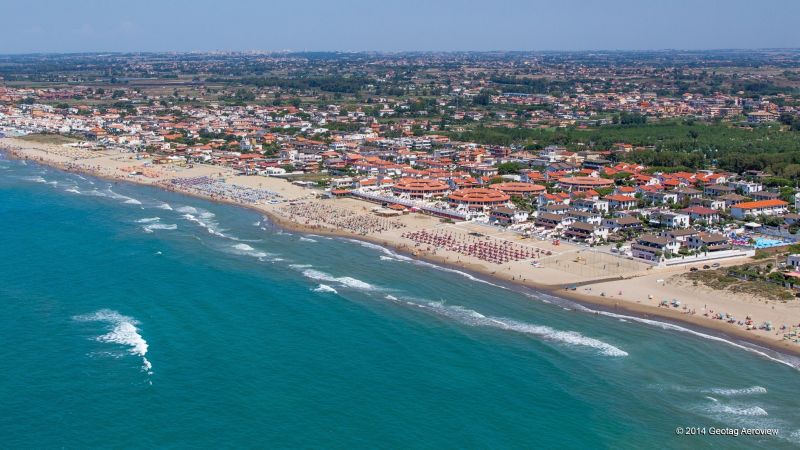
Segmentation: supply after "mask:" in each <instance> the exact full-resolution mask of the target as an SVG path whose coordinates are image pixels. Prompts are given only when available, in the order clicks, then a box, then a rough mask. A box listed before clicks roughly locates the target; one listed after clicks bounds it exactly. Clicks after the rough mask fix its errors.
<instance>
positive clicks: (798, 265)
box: [786, 253, 800, 272]
mask: <svg viewBox="0 0 800 450" xmlns="http://www.w3.org/2000/svg"><path fill="white" fill-rule="evenodd" d="M786 265H787V266H789V267H791V268H792V269H794V271H795V272H797V271H798V270H800V254H797V253H796V254H794V255H789V257H788V258H786Z"/></svg>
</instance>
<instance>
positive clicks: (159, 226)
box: [142, 223, 178, 233]
mask: <svg viewBox="0 0 800 450" xmlns="http://www.w3.org/2000/svg"><path fill="white" fill-rule="evenodd" d="M142 229H143V230H144V231H145V232H147V233H152V232H153V231H154V230H177V229H178V225H177V224H174V223H151V224H147V225H145V226H143V227H142Z"/></svg>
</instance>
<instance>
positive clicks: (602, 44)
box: [0, 0, 800, 54]
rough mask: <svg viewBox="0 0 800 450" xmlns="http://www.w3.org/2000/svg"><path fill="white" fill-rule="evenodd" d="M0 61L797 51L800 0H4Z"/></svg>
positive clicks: (0, 6)
mask: <svg viewBox="0 0 800 450" xmlns="http://www.w3.org/2000/svg"><path fill="white" fill-rule="evenodd" d="M0 16H1V17H3V18H4V20H3V21H2V26H0V54H9V53H39V52H48V53H49V52H53V53H72V52H115V51H116V52H129V51H177V52H184V51H213V50H223V51H249V50H262V51H278V50H293V51H334V50H335V51H389V52H395V51H415V50H425V51H458V50H474V51H489V50H661V49H683V50H699V49H723V48H724V49H730V48H741V49H750V48H778V47H779V48H790V47H792V48H797V47H800V31H798V28H797V27H798V23H799V22H798V17H800V1H798V0H722V1H717V0H545V1H542V0H527V1H526V0H483V1H474V0H394V1H385V0H384V1H382V0H371V1H366V0H342V1H335V0H281V1H271V0H263V1H259V0H213V1H212V0H191V1H187V0H129V1H119V0H102V1H100V0H3V1H2V2H0Z"/></svg>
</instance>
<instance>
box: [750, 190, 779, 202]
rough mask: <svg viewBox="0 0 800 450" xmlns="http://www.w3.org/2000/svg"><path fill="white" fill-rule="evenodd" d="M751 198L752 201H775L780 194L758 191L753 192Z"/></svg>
mask: <svg viewBox="0 0 800 450" xmlns="http://www.w3.org/2000/svg"><path fill="white" fill-rule="evenodd" d="M751 197H753V200H775V199H778V198H780V194H778V193H777V192H770V191H758V192H754V193H753V195H751Z"/></svg>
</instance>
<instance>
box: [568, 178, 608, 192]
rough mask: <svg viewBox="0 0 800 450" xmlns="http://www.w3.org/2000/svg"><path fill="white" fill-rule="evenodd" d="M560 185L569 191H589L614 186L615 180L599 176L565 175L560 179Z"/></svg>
mask: <svg viewBox="0 0 800 450" xmlns="http://www.w3.org/2000/svg"><path fill="white" fill-rule="evenodd" d="M558 185H559V186H560V187H561V188H563V189H566V190H568V191H588V190H590V189H595V190H597V189H607V188H610V187H613V186H614V180H609V179H607V178H599V177H563V178H559V179H558Z"/></svg>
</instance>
